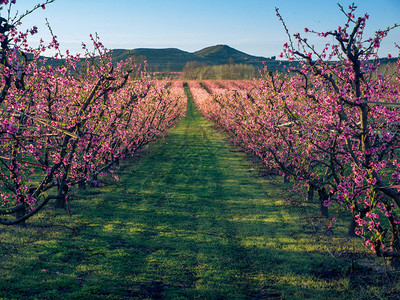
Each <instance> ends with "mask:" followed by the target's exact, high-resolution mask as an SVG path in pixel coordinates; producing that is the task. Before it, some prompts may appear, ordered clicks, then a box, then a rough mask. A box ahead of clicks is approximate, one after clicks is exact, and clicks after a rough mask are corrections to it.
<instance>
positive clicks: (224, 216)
mask: <svg viewBox="0 0 400 300" xmlns="http://www.w3.org/2000/svg"><path fill="white" fill-rule="evenodd" d="M119 175H120V181H119V182H116V181H114V180H112V179H109V178H103V182H104V186H103V187H102V188H96V189H87V190H80V191H76V193H75V194H74V196H73V198H74V199H73V200H72V201H71V210H72V213H73V216H72V222H73V226H75V227H76V229H77V233H76V234H74V233H73V232H72V231H71V230H70V228H71V226H72V224H71V222H70V220H69V217H68V215H67V214H66V213H65V212H64V211H54V210H52V209H51V207H49V208H48V209H47V210H46V211H44V212H43V213H41V214H40V215H39V216H37V217H35V218H33V219H31V220H29V221H28V226H27V227H25V228H21V227H7V228H5V227H1V228H0V270H1V271H0V298H5V299H11V298H17V299H18V298H19V299H21V298H23V299H29V298H38V299H44V298H48V299H96V298H100V299H108V298H109V299H124V298H125V299H146V298H147V299H305V298H309V299H375V298H377V299H379V298H382V299H385V298H388V299H389V298H390V297H391V295H392V296H393V295H394V296H393V297H395V295H396V292H397V293H399V292H400V288H399V285H398V283H396V282H397V281H398V279H399V278H398V274H396V273H388V272H386V271H385V270H384V268H382V271H379V267H380V260H377V259H375V258H373V257H372V256H370V255H369V254H367V253H366V252H365V250H364V249H362V248H361V247H359V241H358V240H349V239H347V238H345V236H344V232H345V231H346V228H345V227H342V225H344V224H345V223H344V222H345V220H343V221H341V220H340V221H339V222H338V223H339V225H338V226H336V227H335V228H334V231H333V232H332V231H328V230H326V225H327V222H324V221H322V220H320V219H318V218H315V217H313V214H314V213H316V212H317V208H316V207H314V206H313V205H310V204H301V205H297V206H293V205H289V204H288V203H287V202H285V201H284V200H283V198H282V191H284V189H285V187H286V186H285V185H284V184H283V183H281V179H274V178H272V179H271V178H270V179H268V180H267V179H266V178H265V177H263V176H260V170H259V166H258V164H254V163H252V162H251V161H250V160H249V159H248V157H247V156H246V154H245V153H243V152H241V151H239V150H238V149H237V148H235V147H234V146H232V145H231V143H230V142H229V138H228V137H226V136H225V135H224V134H221V133H219V132H218V131H217V130H216V129H215V128H214V126H213V124H212V123H210V122H209V121H207V120H205V119H204V118H203V117H202V116H200V114H199V113H198V112H197V110H195V108H194V105H193V102H192V101H189V102H188V112H187V117H186V118H184V119H183V120H181V121H180V122H179V123H178V125H177V126H176V127H175V128H173V129H172V130H171V131H170V133H169V135H168V136H167V137H165V138H164V139H163V140H160V141H159V142H157V143H155V144H152V145H151V146H150V148H149V149H147V150H146V151H145V153H144V154H143V155H142V156H141V157H139V158H136V159H132V160H130V161H127V162H125V163H124V164H123V165H121V170H120V172H119ZM371 266H372V267H373V268H372V267H371ZM393 299H395V298H393Z"/></svg>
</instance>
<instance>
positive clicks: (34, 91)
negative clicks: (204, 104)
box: [0, 0, 184, 225]
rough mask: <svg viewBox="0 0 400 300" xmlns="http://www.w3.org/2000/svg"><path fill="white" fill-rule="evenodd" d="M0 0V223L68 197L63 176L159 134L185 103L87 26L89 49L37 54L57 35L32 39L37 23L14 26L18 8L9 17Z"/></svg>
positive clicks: (102, 163) (79, 174)
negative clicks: (2, 14)
mask: <svg viewBox="0 0 400 300" xmlns="http://www.w3.org/2000/svg"><path fill="white" fill-rule="evenodd" d="M51 2H53V0H48V1H46V2H45V3H43V4H39V5H37V6H35V7H34V8H33V9H32V10H31V11H27V13H26V14H30V13H32V12H34V11H35V10H36V9H41V8H42V9H44V8H45V7H46V5H47V4H49V3H51ZM0 4H1V6H0V7H1V8H2V11H3V10H4V8H6V7H8V9H7V12H6V15H7V16H8V17H7V19H6V18H1V23H0V39H1V49H0V78H1V86H0V88H1V92H0V185H1V190H0V197H1V203H0V215H1V218H0V223H1V224H5V225H13V224H18V223H21V222H24V221H25V220H26V219H28V218H29V217H31V216H33V215H34V214H36V213H37V212H39V211H40V210H41V209H42V208H43V207H44V206H45V205H46V204H47V203H48V202H49V201H50V200H55V203H56V206H57V207H64V206H65V205H67V206H68V191H69V189H70V188H71V186H74V185H77V184H80V183H84V182H86V181H94V180H95V179H96V177H97V175H98V174H102V173H103V172H105V171H110V172H112V173H113V171H112V169H111V167H112V166H113V165H114V164H116V163H117V162H118V161H119V160H120V159H121V158H124V157H126V156H129V155H132V154H134V153H135V152H137V151H138V150H139V149H141V148H142V147H143V146H145V145H146V144H147V143H148V142H149V141H151V140H153V139H154V138H156V137H158V136H160V135H162V134H163V133H164V132H165V131H166V130H167V129H168V127H170V126H171V125H172V124H173V123H174V122H175V120H176V119H177V118H179V117H180V116H181V115H182V112H183V111H184V107H183V106H184V103H183V102H182V101H181V99H178V98H176V97H173V96H172V95H171V93H170V92H169V90H168V89H167V88H165V86H161V87H159V86H157V87H156V85H155V83H154V80H153V79H152V78H151V77H150V76H149V75H148V74H147V73H146V72H145V70H144V69H143V67H141V66H139V65H136V64H135V63H134V62H133V61H132V59H128V60H126V61H121V62H119V63H113V62H112V56H111V55H112V53H111V51H109V50H107V49H106V48H105V47H104V46H103V45H102V43H101V42H100V41H99V39H98V38H97V37H95V36H91V40H92V44H93V48H94V52H93V53H92V52H90V51H88V50H87V47H86V46H85V45H84V46H83V48H84V50H85V51H86V53H85V55H84V57H80V56H79V55H75V56H74V55H71V54H69V53H68V51H67V54H66V55H64V56H63V55H62V54H61V52H58V54H56V55H55V57H54V58H52V59H47V58H44V57H42V56H41V54H43V52H44V51H46V50H47V49H53V50H56V51H58V48H59V44H58V42H57V38H56V36H54V37H53V40H52V42H51V43H50V44H49V45H46V46H45V45H44V44H43V43H41V44H40V45H39V46H38V47H36V48H33V47H30V46H29V42H28V38H29V36H30V35H33V34H36V33H37V28H36V27H33V28H32V29H31V30H28V31H26V32H21V31H19V30H18V28H19V26H20V24H21V23H20V22H21V20H22V18H23V17H24V16H25V15H26V14H24V15H22V16H20V17H17V18H11V17H10V16H11V14H10V11H11V6H12V5H13V4H15V1H11V2H9V1H1V3H0ZM113 174H114V173H113ZM114 176H116V175H115V174H114ZM14 215H16V218H15V217H12V216H14Z"/></svg>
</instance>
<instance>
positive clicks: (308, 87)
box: [189, 6, 400, 265]
mask: <svg viewBox="0 0 400 300" xmlns="http://www.w3.org/2000/svg"><path fill="white" fill-rule="evenodd" d="M354 10H355V6H351V7H349V12H348V13H346V16H347V17H348V21H347V23H346V24H345V25H344V26H342V27H339V28H338V29H337V30H335V31H331V32H323V33H317V32H313V33H314V34H318V35H319V36H321V37H327V36H333V37H334V39H335V40H336V43H334V44H332V45H330V44H327V46H326V48H325V49H324V50H323V51H322V52H321V53H317V52H316V51H315V50H314V48H313V47H312V46H310V45H308V43H307V39H306V38H302V37H301V35H300V34H296V35H294V37H290V41H291V43H290V45H289V44H286V45H285V49H284V53H283V54H282V56H286V57H287V58H288V59H289V60H295V59H296V60H300V61H301V65H300V67H297V68H294V67H293V68H290V69H289V70H288V72H287V73H286V74H282V73H278V72H276V73H272V72H268V70H267V69H266V70H265V72H264V76H263V78H262V79H261V80H259V81H255V82H253V84H251V85H249V86H247V87H246V86H242V87H238V86H236V87H235V86H232V85H233V83H231V86H228V85H227V84H226V83H223V82H202V83H199V82H194V81H193V82H189V86H190V88H191V91H192V94H193V97H194V100H195V102H196V105H197V107H198V108H199V110H200V111H201V112H202V113H203V115H204V116H206V117H208V118H209V119H211V120H213V121H214V122H216V123H217V124H218V125H219V126H220V127H222V128H224V129H225V130H226V131H228V132H230V133H231V134H232V135H233V137H234V139H235V141H236V142H237V143H240V144H241V145H242V146H243V147H244V148H245V149H250V150H252V151H254V153H256V154H257V155H258V156H260V157H261V159H262V160H263V161H264V163H265V164H266V165H267V166H269V167H270V168H272V169H276V170H279V172H280V174H281V175H282V176H284V177H285V178H286V179H288V178H289V177H290V178H291V179H292V180H293V181H294V183H295V189H298V190H305V189H308V195H309V197H310V198H311V197H312V195H313V193H314V192H315V193H316V194H317V195H318V199H319V203H320V209H321V215H322V216H324V217H328V209H329V206H330V205H331V204H332V203H333V202H334V203H337V204H338V205H340V206H341V207H345V208H346V209H348V211H350V212H351V214H352V216H353V218H352V222H351V224H350V226H349V233H350V234H353V235H354V234H355V235H358V236H361V237H363V239H364V243H365V245H366V246H367V247H368V248H370V249H371V250H372V251H374V252H375V253H376V255H377V256H381V257H385V258H387V259H388V260H390V261H391V262H393V264H395V265H398V263H399V260H400V232H399V229H400V216H399V207H400V193H399V191H400V157H399V154H400V153H399V150H400V138H399V134H400V127H399V126H400V92H399V88H400V60H397V62H396V63H395V65H393V64H392V65H388V66H387V68H386V69H385V68H384V67H383V66H379V63H377V62H376V60H374V59H376V58H377V56H376V53H377V50H378V49H379V45H380V41H381V40H382V39H383V38H384V37H385V36H386V34H387V32H388V31H389V30H390V29H388V30H386V31H378V32H377V33H376V36H375V37H373V38H369V39H365V38H364V37H363V30H364V28H365V25H366V21H367V19H368V15H365V16H363V17H360V18H355V17H354ZM343 12H344V10H343ZM277 15H278V16H279V18H281V16H280V14H279V12H278V11H277ZM281 20H282V18H281ZM282 22H283V20H282ZM283 25H284V26H285V23H284V22H283ZM285 28H286V26H285ZM305 31H306V32H308V31H310V30H308V29H306V30H305ZM293 39H296V40H297V44H298V47H296V48H295V47H294V46H293ZM296 49H302V50H301V51H299V50H296ZM378 68H379V72H378ZM224 85H225V86H224Z"/></svg>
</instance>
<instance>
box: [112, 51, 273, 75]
mask: <svg viewBox="0 0 400 300" xmlns="http://www.w3.org/2000/svg"><path fill="white" fill-rule="evenodd" d="M131 56H133V57H135V58H136V59H137V60H139V61H142V60H147V62H148V64H149V66H150V68H151V69H152V70H153V71H166V70H169V71H171V72H181V71H182V70H183V67H184V66H185V65H186V63H188V62H197V63H200V64H205V65H223V64H228V63H236V64H249V65H253V66H254V67H255V68H256V69H260V68H262V67H263V61H265V62H275V61H274V59H275V58H266V57H261V56H252V55H249V54H246V53H244V52H241V51H239V50H236V49H234V48H232V47H229V46H227V45H216V46H211V47H207V48H204V49H202V50H199V51H196V52H193V53H191V52H187V51H183V50H180V49H177V48H166V49H151V48H138V49H133V50H126V49H115V50H113V59H114V60H116V61H118V60H121V59H126V58H128V57H131ZM276 63H277V62H276Z"/></svg>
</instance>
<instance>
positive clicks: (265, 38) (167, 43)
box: [2, 0, 400, 57]
mask: <svg viewBox="0 0 400 300" xmlns="http://www.w3.org/2000/svg"><path fill="white" fill-rule="evenodd" d="M39 2H40V1H32V0H17V5H16V6H15V8H18V10H19V11H24V10H26V9H27V8H31V7H32V5H33V4H35V3H39ZM338 2H339V3H340V4H342V5H343V6H345V7H348V5H349V4H351V3H352V2H355V3H356V5H358V9H357V10H356V14H357V15H363V14H364V13H368V14H369V15H370V19H369V22H368V23H367V30H366V31H367V33H370V34H372V33H373V32H374V31H375V30H378V29H384V28H386V27H388V26H391V25H393V24H394V23H399V24H400V0H379V1H378V0H359V1H347V0H346V1H344V0H302V1H299V0H244V1H239V0H201V1H200V0H198V1H193V0H140V1H139V0H113V1H106V0H56V1H55V2H54V3H53V4H50V5H48V6H47V8H46V10H42V9H40V10H39V11H37V12H35V13H34V14H33V15H31V16H29V17H27V18H26V19H25V20H24V26H26V27H29V26H32V25H33V24H36V25H37V26H38V27H39V34H38V35H37V36H36V37H35V39H36V40H38V38H39V37H41V38H44V39H45V40H48V39H49V34H48V30H47V28H46V26H45V21H44V19H45V18H48V20H49V22H50V24H51V26H52V29H53V31H54V33H55V34H56V35H57V36H58V39H59V41H60V44H61V47H62V48H63V49H70V50H71V51H72V52H74V53H76V52H82V51H81V42H88V40H89V39H88V37H89V34H90V33H96V32H97V33H98V34H99V36H100V38H101V40H102V42H103V43H104V44H105V45H106V46H107V47H108V48H111V49H115V48H123V49H134V48H143V47H146V48H170V47H174V48H180V49H182V50H186V51H190V52H193V51H196V50H200V49H202V48H204V47H207V46H211V45H216V44H227V45H229V46H232V47H234V48H236V49H238V50H241V51H244V52H247V53H249V54H252V55H260V56H266V57H270V56H273V55H276V56H277V55H279V53H280V52H281V50H282V45H283V44H284V43H285V42H286V41H287V36H286V34H285V32H284V30H283V27H282V25H281V24H280V22H279V20H278V18H277V17H276V15H275V10H274V8H275V7H279V8H280V12H281V14H282V15H283V17H284V19H285V21H286V23H287V25H288V27H289V29H290V31H291V32H292V33H296V32H301V33H304V27H308V28H310V29H316V30H322V31H327V30H331V29H336V28H337V26H338V25H343V24H344V22H345V17H344V16H343V14H342V13H341V12H340V11H339V8H338V6H337V3H338ZM2 14H4V12H3V13H2ZM308 38H309V39H311V40H312V42H313V43H314V44H315V45H316V46H317V47H318V46H319V45H322V44H321V43H322V42H325V41H327V42H330V41H332V38H331V39H330V40H329V39H325V40H323V41H322V42H321V41H320V40H316V39H313V38H312V36H309V37H308ZM33 42H34V40H33ZM394 42H397V43H398V44H400V28H397V29H395V30H394V31H393V32H392V33H390V34H389V36H388V37H387V39H386V41H385V42H384V43H383V45H382V49H381V51H380V55H381V56H384V55H387V53H392V54H394V55H398V53H399V52H398V50H395V48H394V45H393V43H394Z"/></svg>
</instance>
